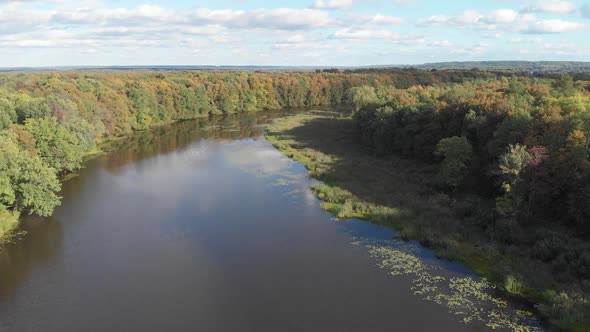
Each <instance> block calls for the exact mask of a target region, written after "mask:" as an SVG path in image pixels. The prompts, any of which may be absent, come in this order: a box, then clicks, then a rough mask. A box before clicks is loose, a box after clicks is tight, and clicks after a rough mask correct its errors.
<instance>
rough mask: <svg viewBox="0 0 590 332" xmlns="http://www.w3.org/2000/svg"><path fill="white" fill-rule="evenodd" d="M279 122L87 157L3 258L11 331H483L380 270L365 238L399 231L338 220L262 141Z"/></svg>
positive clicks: (191, 132) (3, 311)
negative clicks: (45, 215)
mask: <svg viewBox="0 0 590 332" xmlns="http://www.w3.org/2000/svg"><path fill="white" fill-rule="evenodd" d="M269 116H270V115H268V114H259V115H245V116H239V117H233V118H226V119H216V120H214V121H207V120H200V121H194V122H184V123H181V124H177V125H174V126H171V127H167V128H160V129H157V130H154V131H152V132H149V133H143V134H140V135H136V136H134V137H132V138H130V139H128V140H127V141H126V142H125V144H123V146H122V147H121V148H120V149H118V150H117V151H116V152H112V153H110V154H109V155H107V156H104V157H101V158H99V159H96V160H93V161H91V162H89V163H88V164H87V167H86V168H85V169H83V170H82V172H81V174H80V176H79V177H77V178H74V179H71V180H69V181H67V182H66V183H64V185H63V192H62V195H63V197H64V199H63V204H62V206H61V207H60V208H58V209H57V210H56V212H55V216H54V217H53V218H51V219H50V220H44V221H40V220H34V219H30V220H27V221H26V222H25V223H24V225H23V228H24V229H26V230H27V231H28V232H29V233H28V235H27V236H26V237H25V238H24V239H23V240H22V241H20V242H18V243H17V244H15V245H12V246H10V247H8V248H5V249H4V250H3V251H2V252H0V330H1V331H19V332H20V331H59V332H65V331H142V332H144V331H291V330H293V331H303V330H306V331H461V330H466V331H467V330H474V329H480V328H483V326H482V325H481V324H471V325H465V324H463V323H461V322H459V319H458V318H457V317H456V316H455V315H452V314H449V313H448V311H449V310H448V308H446V307H445V306H441V305H439V304H436V303H433V302H430V301H425V300H423V299H422V298H420V297H419V296H416V295H414V294H413V293H414V290H412V289H411V287H412V277H410V276H407V275H406V276H399V277H393V276H391V275H390V273H388V271H386V270H383V269H380V268H379V267H378V266H377V264H376V263H377V260H376V258H375V257H373V256H371V254H370V252H369V250H368V249H367V247H365V245H359V239H364V240H362V241H369V242H370V241H372V240H375V241H389V239H391V238H392V233H391V231H389V230H386V229H384V228H381V227H377V226H372V225H370V224H367V223H365V222H361V221H355V220H350V221H341V222H336V221H334V220H331V216H330V215H329V214H328V213H326V212H324V211H322V210H321V209H320V207H319V202H318V200H316V199H315V198H314V197H313V195H312V194H311V192H310V191H309V189H308V186H309V184H310V181H311V180H309V179H308V178H307V176H306V171H305V169H304V168H303V167H302V166H301V165H299V164H296V163H294V162H292V161H290V160H289V159H287V158H285V157H283V156H281V154H280V153H279V152H278V151H276V150H275V149H274V148H273V147H272V146H271V144H270V143H269V142H268V141H266V140H265V139H264V138H263V137H262V134H263V129H262V127H261V126H260V124H261V123H264V122H265V121H267V119H268V117H269ZM422 257H423V258H424V260H425V261H428V260H431V261H434V259H433V258H432V257H430V258H429V257H428V255H422ZM449 266H450V267H449ZM441 273H447V274H448V273H454V274H462V273H463V272H462V271H460V269H456V267H455V268H453V266H452V265H449V264H446V265H445V264H443V265H442V272H441Z"/></svg>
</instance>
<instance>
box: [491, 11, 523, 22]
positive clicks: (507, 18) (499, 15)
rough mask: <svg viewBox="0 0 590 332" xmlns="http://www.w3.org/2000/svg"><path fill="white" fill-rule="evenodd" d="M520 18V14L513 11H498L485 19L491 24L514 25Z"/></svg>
mask: <svg viewBox="0 0 590 332" xmlns="http://www.w3.org/2000/svg"><path fill="white" fill-rule="evenodd" d="M517 17H518V12H516V11H514V10H512V9H498V10H495V11H493V12H491V13H490V14H488V15H487V16H486V17H485V20H486V21H487V22H489V23H512V22H514V21H515V20H516V18H517Z"/></svg>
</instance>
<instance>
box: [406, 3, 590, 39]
mask: <svg viewBox="0 0 590 332" xmlns="http://www.w3.org/2000/svg"><path fill="white" fill-rule="evenodd" d="M417 26H420V27H437V26H448V27H458V28H465V29H473V30H480V31H505V32H521V33H530V34H552V33H567V32H578V31H583V30H585V29H587V28H588V25H586V24H584V23H579V22H574V21H567V20H562V19H538V18H537V17H536V16H535V15H534V14H531V13H522V14H519V13H517V12H516V11H514V10H511V9H499V10H495V11H492V12H490V13H487V14H482V13H479V12H477V11H472V10H470V11H465V12H463V13H461V14H459V15H456V16H431V17H429V18H427V19H422V20H419V21H418V23H417ZM494 35H497V36H500V34H499V33H495V34H490V33H485V34H484V35H482V37H487V36H494Z"/></svg>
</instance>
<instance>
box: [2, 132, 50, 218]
mask: <svg viewBox="0 0 590 332" xmlns="http://www.w3.org/2000/svg"><path fill="white" fill-rule="evenodd" d="M0 174H1V176H0V205H1V206H3V207H12V208H13V209H14V210H16V211H26V212H28V213H35V214H38V215H40V216H50V215H51V214H52V213H53V209H54V208H55V207H56V206H57V205H59V203H60V197H59V196H58V195H57V192H59V190H60V183H59V180H58V179H57V176H56V171H55V169H53V168H51V167H49V166H47V165H45V164H44V163H43V162H42V161H41V159H40V158H38V157H34V156H32V155H30V154H29V153H28V152H26V151H23V150H20V149H19V147H18V145H17V144H16V139H15V137H14V135H11V134H9V133H8V132H3V133H1V134H0Z"/></svg>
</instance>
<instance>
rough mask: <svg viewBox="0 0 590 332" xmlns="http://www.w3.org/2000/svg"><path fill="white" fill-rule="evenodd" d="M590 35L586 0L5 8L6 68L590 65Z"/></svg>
mask: <svg viewBox="0 0 590 332" xmlns="http://www.w3.org/2000/svg"><path fill="white" fill-rule="evenodd" d="M588 33H590V2H588V0H582V1H562V0H532V1H527V0H523V1H518V0H480V1H477V2H476V1H434V0H362V1H361V0H298V1H287V0H278V1H276V0H275V1H261V0H216V1H210V0H205V1H194V0H193V1H189V0H168V1H155V0H151V1H150V0H129V1H123V0H119V1H113V0H76V1H74V0H52V1H36V0H20V1H19V0H0V67H17V66H59V65H62V66H64V65H65V66H67V65H152V64H159V65H182V64H184V65H291V66H299V65H313V66H330V65H338V66H362V65H378V64H417V63H425V62H439V61H473V60H576V61H590V39H589V38H588V37H587V35H588Z"/></svg>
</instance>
